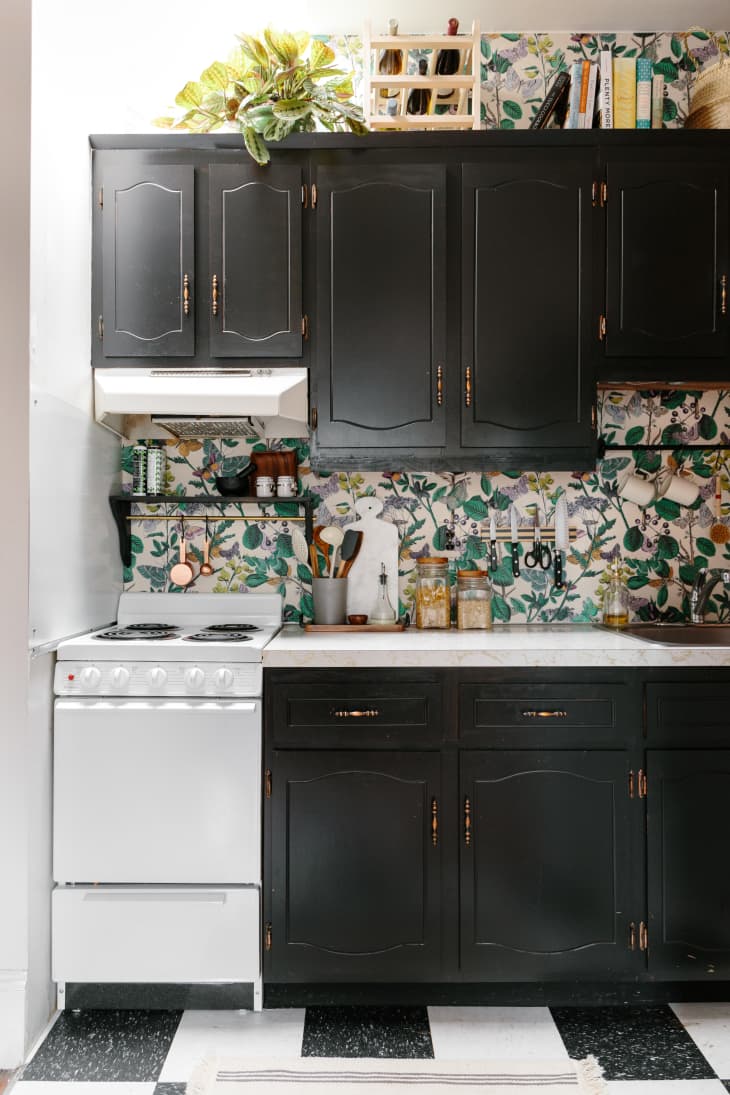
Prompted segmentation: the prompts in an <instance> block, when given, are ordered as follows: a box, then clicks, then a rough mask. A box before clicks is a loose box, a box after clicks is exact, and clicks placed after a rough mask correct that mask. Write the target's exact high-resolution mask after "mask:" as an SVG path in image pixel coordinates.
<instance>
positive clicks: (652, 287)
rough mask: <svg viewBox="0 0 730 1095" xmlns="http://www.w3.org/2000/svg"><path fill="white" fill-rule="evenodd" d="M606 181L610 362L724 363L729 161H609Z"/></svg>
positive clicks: (682, 157) (675, 157)
mask: <svg viewBox="0 0 730 1095" xmlns="http://www.w3.org/2000/svg"><path fill="white" fill-rule="evenodd" d="M606 182H607V190H606V326H605V354H606V356H607V357H609V358H613V357H623V358H630V357H636V358H643V357H655V358H673V359H674V358H685V359H688V360H690V362H691V360H692V359H698V358H699V359H701V358H717V357H726V356H727V354H728V349H729V348H730V338H729V329H728V316H727V307H728V305H727V278H728V274H730V270H729V269H728V168H727V159H725V160H724V161H722V160H718V161H716V162H708V161H706V160H705V159H699V160H697V159H693V158H692V157H690V156H688V155H687V153H686V152H678V153H676V152H675V153H673V152H671V151H666V150H663V151H659V152H658V153H657V152H655V153H654V154H653V155H651V156H650V155H648V154H647V153H645V152H644V153H643V154H640V155H639V156H637V155H636V153H634V155H633V157H632V158H630V159H629V158H626V159H623V158H621V156H620V155H610V154H609V155H608V157H607V163H606ZM643 367H644V368H645V369H648V370H650V371H651V370H653V372H652V375H657V376H660V375H665V374H664V373H662V372H661V367H660V372H659V373H657V372H656V369H657V366H656V365H649V364H646V365H645V366H643ZM674 367H675V368H676V364H675V366H674ZM698 367H700V368H701V366H699V365H695V366H694V367H692V365H690V369H691V371H690V372H689V373H687V374H684V375H686V376H687V379H690V378H691V376H692V375H696V376H697V379H703V378H704V377H703V374H701V373H700V374H697V373H696V372H695V370H696V368H698ZM639 368H641V366H639Z"/></svg>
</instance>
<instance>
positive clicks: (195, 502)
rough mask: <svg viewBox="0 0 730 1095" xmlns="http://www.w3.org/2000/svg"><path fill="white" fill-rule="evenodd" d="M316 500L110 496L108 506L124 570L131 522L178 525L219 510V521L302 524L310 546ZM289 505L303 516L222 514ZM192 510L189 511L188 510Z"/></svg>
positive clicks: (129, 554)
mask: <svg viewBox="0 0 730 1095" xmlns="http://www.w3.org/2000/svg"><path fill="white" fill-rule="evenodd" d="M315 501H317V500H316V499H313V498H310V497H308V496H306V495H301V494H299V495H296V496H295V497H294V498H281V499H277V498H276V497H272V498H259V497H255V496H252V495H240V496H237V495H227V496H226V497H225V498H222V497H221V498H218V497H213V496H209V495H207V494H138V495H134V496H133V495H131V494H113V495H111V497H110V498H109V505H110V507H111V511H112V514H113V517H114V521H115V523H116V526H117V532H118V533H119V552H120V554H121V557H122V563H123V564H124V566H127V567H128V566H130V565H131V562H132V531H131V523H132V521H181V520H182V519H183V518H188V519H190V518H192V517H195V516H196V514H195V513H194V512H192V511H191V510H192V509H193V508H194V507H200V506H202V507H205V508H206V509H220V510H221V514H220V517H219V520H221V521H247V522H259V523H261V522H266V523H267V524H278V523H281V522H283V521H286V522H289V523H292V522H302V523H303V524H304V535H305V538H306V540H307V543H311V542H312V528H313V524H314V520H313V512H314V505H315ZM277 503H278V504H279V505H287V506H288V505H290V504H291V503H295V504H296V505H298V506H300V507H301V508H302V509H303V510H304V514H303V515H291V516H287V515H286V514H281V513H261V512H259V513H258V514H232V513H231V514H228V513H223V512H222V511H223V510H224V508H226V507H228V506H241V505H253V506H258V507H259V508H260V509H263V508H264V507H267V506H273V505H276V504H277ZM133 505H138V506H173V507H174V508H175V509H176V510H178V511H179V512H177V513H132V506H133ZM188 507H191V510H189V509H188Z"/></svg>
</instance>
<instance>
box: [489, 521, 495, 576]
mask: <svg viewBox="0 0 730 1095" xmlns="http://www.w3.org/2000/svg"><path fill="white" fill-rule="evenodd" d="M489 569H490V570H491V571H492V573H494V572H495V570H496V569H497V525H496V522H495V520H494V514H492V516H491V517H490V519H489Z"/></svg>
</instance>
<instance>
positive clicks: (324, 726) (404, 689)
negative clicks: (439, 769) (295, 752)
mask: <svg viewBox="0 0 730 1095" xmlns="http://www.w3.org/2000/svg"><path fill="white" fill-rule="evenodd" d="M389 676H390V677H392V674H389ZM271 690H272V694H271V697H270V708H269V710H270V711H271V718H272V728H273V743H274V745H275V746H277V747H285V746H292V747H299V748H301V747H302V746H306V745H310V746H314V747H321V748H368V747H371V746H373V745H374V746H377V747H381V746H388V745H392V746H393V747H395V748H403V747H404V746H406V747H407V746H413V747H418V748H423V747H424V746H425V745H429V744H433V745H438V744H439V742H440V741H441V736H442V722H443V719H442V699H441V685H440V684H439V683H437V682H436V681H433V680H432V681H428V680H423V679H419V678H416V679H408V678H405V677H404V678H400V679H399V680H397V681H396V680H392V679H389V680H388V681H387V682H384V681H383V679H382V675H380V676H378V675H375V674H367V675H360V674H357V675H354V676H351V677H350V678H349V680H348V679H344V678H340V679H338V680H321V681H319V680H318V681H314V680H312V679H311V678H310V679H309V680H308V681H307V683H301V684H296V683H287V684H284V683H283V682H278V681H275V680H271Z"/></svg>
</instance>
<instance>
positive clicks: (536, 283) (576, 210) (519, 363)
mask: <svg viewBox="0 0 730 1095" xmlns="http://www.w3.org/2000/svg"><path fill="white" fill-rule="evenodd" d="M592 182H593V154H592V152H590V151H589V152H585V153H573V152H569V151H568V150H567V149H561V150H559V151H556V152H552V153H550V152H546V151H545V150H543V149H541V150H539V151H536V150H534V149H531V150H529V151H527V152H525V153H524V154H523V155H520V154H515V153H503V152H497V151H495V152H494V153H493V154H492V155H490V157H489V161H488V162H485V163H480V164H474V163H471V164H465V165H464V168H463V174H462V231H463V240H462V369H461V392H460V399H461V408H462V418H461V423H462V426H461V444H462V446H463V447H464V448H488V449H497V450H508V449H509V448H510V447H515V448H518V449H519V448H521V449H525V448H529V447H534V448H537V447H540V446H546V447H552V448H553V449H555V448H570V447H572V448H575V447H581V446H585V447H590V445H591V442H592V436H593V427H592V401H593V392H592V388H593V384H592V380H593V373H592V367H591V351H590V337H591V331H592V312H591V308H592V301H591V296H592V264H593V261H594V247H593V232H592V227H591V186H592Z"/></svg>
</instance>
